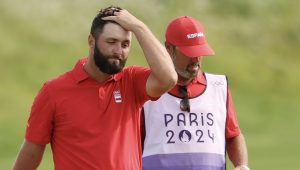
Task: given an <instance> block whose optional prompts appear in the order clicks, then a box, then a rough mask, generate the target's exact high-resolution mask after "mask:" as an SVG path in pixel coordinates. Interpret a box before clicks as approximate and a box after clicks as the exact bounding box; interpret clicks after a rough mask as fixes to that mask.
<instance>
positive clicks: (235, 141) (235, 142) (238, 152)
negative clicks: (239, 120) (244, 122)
mask: <svg viewBox="0 0 300 170" xmlns="http://www.w3.org/2000/svg"><path fill="white" fill-rule="evenodd" d="M227 153H228V156H229V159H230V160H231V162H232V164H233V165H234V166H235V167H237V166H239V165H248V153H247V147H246V142H245V139H244V136H243V134H240V135H239V136H237V137H234V138H231V139H227Z"/></svg>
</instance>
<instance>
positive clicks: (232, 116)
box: [169, 72, 240, 138]
mask: <svg viewBox="0 0 300 170" xmlns="http://www.w3.org/2000/svg"><path fill="white" fill-rule="evenodd" d="M178 88H179V86H178V85H176V86H175V87H174V88H173V89H172V90H171V91H170V92H169V93H171V94H172V95H175V96H181V95H180V94H179V91H178ZM205 89H206V78H205V76H204V74H203V72H199V73H198V75H197V77H196V78H195V79H194V80H193V81H192V82H191V83H190V84H189V85H188V86H187V92H188V96H189V97H196V96H199V95H201V94H202V93H203V92H204V90H205ZM227 94H228V97H227V119H226V138H232V137H235V136H238V135H239V134H240V128H239V125H238V121H237V117H236V112H235V109H234V106H233V101H232V97H231V93H230V89H229V87H228V92H227Z"/></svg>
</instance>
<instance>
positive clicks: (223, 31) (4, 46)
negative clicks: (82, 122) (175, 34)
mask: <svg viewBox="0 0 300 170" xmlns="http://www.w3.org/2000/svg"><path fill="white" fill-rule="evenodd" d="M111 4H113V5H119V6H121V7H123V8H126V9H128V10H129V11H130V12H131V13H133V14H134V15H136V16H137V17H139V18H140V19H141V20H142V21H144V22H145V23H146V24H147V25H148V26H149V27H150V29H151V30H153V32H154V34H155V35H156V36H157V37H158V38H159V40H160V41H161V42H162V43H163V41H164V29H165V27H166V25H167V23H168V22H169V20H170V19H172V18H174V17H176V16H179V15H190V16H193V17H195V18H198V19H199V20H201V21H202V22H203V23H204V25H205V27H206V32H207V38H208V42H209V44H210V45H211V46H212V47H213V48H214V50H215V52H216V55H215V56H214V57H207V58H205V59H204V61H203V67H204V68H203V69H204V70H205V71H207V72H211V73H217V74H226V75H227V76H228V77H229V81H230V86H231V90H232V95H233V99H234V103H235V108H236V111H237V113H238V119H239V124H240V127H241V129H242V131H243V133H244V135H245V137H246V140H247V144H248V150H249V160H250V167H251V168H252V169H253V170H254V169H257V170H282V169H298V168H297V167H299V165H298V163H299V158H300V156H299V153H300V147H299V140H300V126H299V119H300V107H299V105H298V102H299V101H298V100H299V97H300V90H299V89H300V88H299V86H300V79H299V75H300V69H299V64H300V63H299V61H300V59H299V47H300V19H299V18H300V12H299V7H300V1H283V0H263V1H262V0H251V1H250V0H243V1H239V0H187V1H182V0H152V1H149V0H148V1H147V0H118V1H117V0H115V1H109V2H108V1H100V0H89V1H83V0H82V1H80V0H26V1H23V0H1V3H0V58H1V61H0V78H1V83H0V169H1V170H2V169H10V168H11V166H12V164H13V162H14V160H15V157H16V155H17V153H18V150H19V148H20V146H21V144H22V142H23V138H24V132H25V127H26V121H27V118H28V115H29V111H30V107H31V103H32V101H33V99H34V96H35V95H36V94H37V92H38V90H39V89H40V88H41V86H42V84H43V82H45V81H46V80H48V79H51V78H53V77H55V76H57V75H59V74H61V73H63V72H65V71H68V70H69V69H71V68H72V67H73V65H74V64H75V63H76V61H77V59H78V58H81V57H82V56H86V55H87V54H88V46H87V36H88V34H89V29H90V25H91V22H92V19H93V17H94V16H95V15H96V13H97V11H98V10H99V9H100V8H104V7H107V6H109V5H111ZM297 56H298V57H297ZM132 64H139V65H146V62H145V59H144V57H143V55H142V51H141V50H140V49H139V46H138V45H137V41H136V40H134V42H133V47H132V50H131V52H130V56H129V61H128V65H132ZM297 75H298V76H297ZM297 160H298V162H297ZM39 169H42V170H43V169H45V170H47V169H49V170H50V169H53V163H52V156H51V151H50V147H49V146H48V147H47V150H46V153H45V156H44V158H43V161H42V163H41V166H40V168H39ZM228 169H232V166H231V165H230V163H228Z"/></svg>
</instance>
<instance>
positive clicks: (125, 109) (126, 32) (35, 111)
mask: <svg viewBox="0 0 300 170" xmlns="http://www.w3.org/2000/svg"><path fill="white" fill-rule="evenodd" d="M131 32H132V33H133V34H134V35H135V36H136V38H137V40H138V42H139V44H140V46H141V48H142V50H143V52H144V55H145V57H146V59H147V61H148V64H149V66H150V69H149V68H144V67H138V66H132V67H128V68H124V69H123V67H124V65H125V62H126V59H127V57H128V52H129V49H130V46H131ZM88 45H89V56H88V57H87V58H82V59H80V60H79V61H78V63H77V64H76V66H75V67H74V69H73V70H71V71H69V72H67V73H65V74H63V75H61V76H59V77H57V78H55V79H52V80H50V81H48V82H46V83H45V84H44V86H43V88H42V89H41V90H40V92H39V94H38V95H37V96H36V98H35V100H34V103H33V105H32V108H31V113H30V117H29V120H28V123H27V129H26V136H25V142H24V144H23V146H22V148H21V150H20V153H19V155H18V157H17V160H16V162H15V165H14V168H13V169H15V170H17V169H26V170H30V169H36V168H37V167H38V165H39V163H40V161H41V159H42V155H43V152H44V149H45V145H46V144H48V143H51V148H52V153H53V159H54V166H55V169H58V170H68V169H69V170H76V169H97V170H139V169H141V144H140V138H141V136H140V110H141V107H142V105H143V104H144V103H145V102H146V101H147V100H149V99H153V100H155V99H157V98H158V97H159V96H160V95H161V94H163V93H164V92H166V91H168V90H170V88H172V87H173V86H174V85H175V84H176V81H177V75H176V72H175V70H174V66H173V64H172V61H171V58H170V56H169V55H168V52H167V51H166V50H165V48H164V47H163V46H162V45H161V44H160V43H159V41H158V40H157V39H156V38H155V36H154V35H153V34H152V33H151V31H150V30H149V29H148V28H147V26H146V25H145V24H144V23H143V22H141V21H140V20H138V19H137V18H136V17H134V16H133V15H131V14H130V13H129V12H128V11H126V10H123V9H121V8H119V7H108V8H106V9H103V10H101V11H100V12H99V14H98V15H97V16H96V17H95V18H94V20H93V23H92V27H91V33H90V35H89V38H88Z"/></svg>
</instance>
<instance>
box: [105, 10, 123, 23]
mask: <svg viewBox="0 0 300 170" xmlns="http://www.w3.org/2000/svg"><path fill="white" fill-rule="evenodd" d="M121 12H123V10H116V11H113V12H112V16H106V17H103V18H101V19H102V20H113V21H116V18H117V16H119V15H120V14H121Z"/></svg>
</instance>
